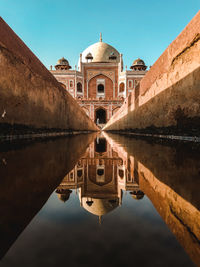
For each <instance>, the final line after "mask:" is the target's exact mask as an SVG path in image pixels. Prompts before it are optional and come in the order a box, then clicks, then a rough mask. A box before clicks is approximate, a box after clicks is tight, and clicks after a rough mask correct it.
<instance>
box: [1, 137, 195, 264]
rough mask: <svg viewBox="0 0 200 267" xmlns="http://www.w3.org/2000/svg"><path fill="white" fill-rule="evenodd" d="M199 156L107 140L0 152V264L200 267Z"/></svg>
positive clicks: (183, 148) (185, 148)
mask: <svg viewBox="0 0 200 267" xmlns="http://www.w3.org/2000/svg"><path fill="white" fill-rule="evenodd" d="M199 162H200V153H199V149H197V148H196V146H195V145H187V144H182V145H180V144H179V145H175V144H173V146H172V145H171V144H168V145H166V144H159V143H155V142H152V141H151V142H149V141H145V140H138V139H134V138H130V137H124V136H120V135H113V134H105V133H103V134H101V135H99V136H96V134H91V135H79V136H74V137H68V138H63V139H57V140H54V141H52V140H51V141H46V142H35V143H33V144H25V143H23V144H15V145H8V144H7V145H6V144H5V145H1V146H0V177H1V179H0V184H1V186H0V234H1V239H0V256H1V258H2V259H1V262H0V266H30V267H32V266H58V265H62V266H135V265H140V266H187V267H188V266H195V265H196V266H200V212H199V209H200V195H199V188H200V164H199Z"/></svg>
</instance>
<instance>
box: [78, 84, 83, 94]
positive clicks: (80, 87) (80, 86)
mask: <svg viewBox="0 0 200 267" xmlns="http://www.w3.org/2000/svg"><path fill="white" fill-rule="evenodd" d="M82 92H83V91H82V84H81V83H77V93H82Z"/></svg>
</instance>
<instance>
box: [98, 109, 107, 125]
mask: <svg viewBox="0 0 200 267" xmlns="http://www.w3.org/2000/svg"><path fill="white" fill-rule="evenodd" d="M95 122H96V124H105V123H106V110H105V109H103V108H99V109H97V110H96V112H95Z"/></svg>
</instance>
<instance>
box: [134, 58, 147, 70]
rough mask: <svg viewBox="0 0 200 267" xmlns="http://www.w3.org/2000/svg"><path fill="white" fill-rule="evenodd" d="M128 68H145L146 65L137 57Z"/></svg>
mask: <svg viewBox="0 0 200 267" xmlns="http://www.w3.org/2000/svg"><path fill="white" fill-rule="evenodd" d="M130 68H131V69H134V70H146V68H147V66H146V65H145V63H144V61H143V60H142V59H140V58H137V59H136V60H134V61H133V64H132V66H131V67H130Z"/></svg>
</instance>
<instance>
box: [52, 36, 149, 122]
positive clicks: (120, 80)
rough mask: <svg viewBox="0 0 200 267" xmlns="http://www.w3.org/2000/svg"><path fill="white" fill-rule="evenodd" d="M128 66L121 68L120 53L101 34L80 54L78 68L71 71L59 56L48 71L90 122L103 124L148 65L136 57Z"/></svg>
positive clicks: (142, 75)
mask: <svg viewBox="0 0 200 267" xmlns="http://www.w3.org/2000/svg"><path fill="white" fill-rule="evenodd" d="M130 68H131V70H125V71H124V70H123V59H122V54H120V53H119V52H118V51H117V50H116V49H115V48H114V47H112V46H111V45H109V44H107V43H104V42H102V37H100V41H99V42H97V43H95V44H93V45H91V46H89V47H88V48H86V49H85V50H84V51H83V53H82V54H80V58H79V63H78V70H77V69H76V68H75V70H71V66H70V65H69V62H68V61H67V60H66V59H65V58H61V59H60V60H58V63H57V65H55V69H56V70H52V67H51V73H52V74H53V75H54V76H55V78H56V79H57V80H58V81H59V82H60V83H61V84H62V86H63V87H64V88H66V90H67V91H68V92H69V93H70V94H71V95H72V96H73V97H74V98H75V99H76V100H77V101H78V103H79V104H80V105H81V106H82V107H83V109H84V110H85V112H86V113H87V114H88V116H89V117H90V118H91V119H92V120H93V121H95V122H97V123H98V124H104V123H106V122H107V121H108V120H109V119H110V118H111V116H112V115H113V114H114V113H115V112H116V111H117V110H118V109H119V107H120V106H121V105H122V103H123V101H124V99H125V98H126V97H127V96H128V94H130V92H131V91H132V90H134V88H135V86H136V85H137V84H138V82H139V81H140V80H141V79H142V77H144V75H145V73H146V68H147V67H146V66H145V63H144V61H143V60H141V59H137V60H135V61H134V62H133V64H132V66H131V67H130Z"/></svg>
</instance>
